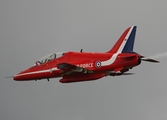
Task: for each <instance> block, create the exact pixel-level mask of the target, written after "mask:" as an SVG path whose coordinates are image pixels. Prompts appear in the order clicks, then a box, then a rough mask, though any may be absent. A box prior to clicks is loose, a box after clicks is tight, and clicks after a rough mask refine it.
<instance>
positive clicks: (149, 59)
mask: <svg viewBox="0 0 167 120" xmlns="http://www.w3.org/2000/svg"><path fill="white" fill-rule="evenodd" d="M141 60H143V61H147V62H154V63H159V61H157V60H154V59H151V58H146V57H144V56H141Z"/></svg>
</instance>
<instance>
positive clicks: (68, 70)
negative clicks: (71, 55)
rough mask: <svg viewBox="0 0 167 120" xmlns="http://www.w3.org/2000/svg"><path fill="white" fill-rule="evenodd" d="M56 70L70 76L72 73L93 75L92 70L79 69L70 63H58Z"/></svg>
mask: <svg viewBox="0 0 167 120" xmlns="http://www.w3.org/2000/svg"><path fill="white" fill-rule="evenodd" d="M57 67H58V69H60V70H61V71H62V72H63V73H64V75H70V74H72V73H75V72H76V73H93V71H92V70H89V69H87V68H83V67H79V66H77V65H73V64H70V63H60V64H58V65H57Z"/></svg>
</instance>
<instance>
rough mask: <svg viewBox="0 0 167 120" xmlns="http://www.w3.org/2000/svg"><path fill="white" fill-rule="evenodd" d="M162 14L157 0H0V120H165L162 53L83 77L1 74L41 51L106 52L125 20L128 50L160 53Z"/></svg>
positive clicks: (166, 32)
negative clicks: (66, 80) (125, 71)
mask: <svg viewBox="0 0 167 120" xmlns="http://www.w3.org/2000/svg"><path fill="white" fill-rule="evenodd" d="M166 13H167V7H166V2H164V1H163V0H143V1H135V0H126V1H123V0H120V1H118V0H103V1H102V0H1V1H0V56H1V58H0V59H1V60H0V119H1V120H166V118H167V103H166V101H167V79H166V77H167V74H166V70H167V66H166V60H167V58H163V59H160V61H161V63H160V64H152V63H146V62H143V63H142V64H141V65H140V66H138V67H136V68H134V69H132V70H131V71H130V72H132V73H135V74H134V75H132V76H119V77H106V78H102V79H100V80H97V81H91V82H82V83H72V84H61V83H59V82H58V81H59V79H58V78H56V79H52V80H51V81H50V82H47V80H43V81H37V82H35V81H29V82H16V81H13V80H12V79H6V78H5V77H6V76H10V75H15V74H17V73H18V72H20V71H21V70H24V69H26V68H28V67H30V66H31V65H33V64H34V62H35V61H36V60H38V59H40V58H41V57H43V56H45V55H46V54H48V53H52V52H60V51H68V50H69V51H79V50H80V49H81V48H83V49H84V51H98V52H105V51H108V50H109V49H110V48H111V47H112V46H113V44H114V43H115V42H116V41H117V39H118V38H119V37H120V35H121V34H122V32H123V31H124V30H125V29H126V28H127V27H129V26H132V25H137V26H138V28H137V34H136V41H135V48H134V49H135V51H136V52H138V53H140V54H142V55H146V56H152V55H155V54H157V53H163V52H166V51H167V48H166V44H167V42H166V39H167V22H166V21H167V15H166Z"/></svg>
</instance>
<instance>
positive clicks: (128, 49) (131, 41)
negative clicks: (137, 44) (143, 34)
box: [122, 26, 137, 53]
mask: <svg viewBox="0 0 167 120" xmlns="http://www.w3.org/2000/svg"><path fill="white" fill-rule="evenodd" d="M136 29H137V26H134V27H133V30H132V32H131V34H130V36H129V38H128V40H127V42H126V45H125V46H124V48H123V50H122V53H127V52H133V45H134V41H135V35H136Z"/></svg>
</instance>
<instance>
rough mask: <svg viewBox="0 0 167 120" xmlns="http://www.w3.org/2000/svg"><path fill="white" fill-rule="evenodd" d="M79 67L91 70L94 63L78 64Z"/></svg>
mask: <svg viewBox="0 0 167 120" xmlns="http://www.w3.org/2000/svg"><path fill="white" fill-rule="evenodd" d="M77 66H78V67H82V68H90V67H93V63H85V64H78V65H77Z"/></svg>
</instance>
